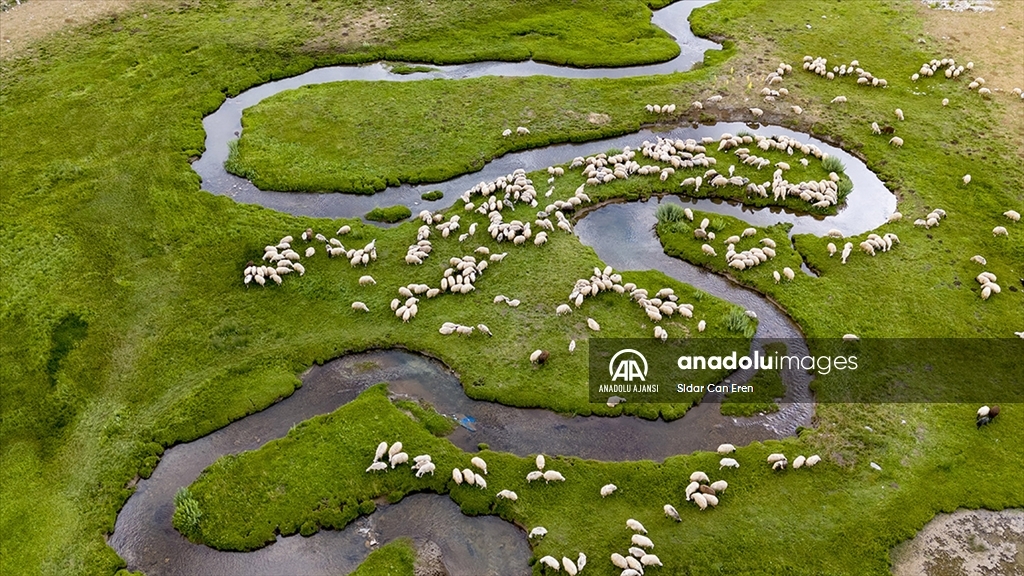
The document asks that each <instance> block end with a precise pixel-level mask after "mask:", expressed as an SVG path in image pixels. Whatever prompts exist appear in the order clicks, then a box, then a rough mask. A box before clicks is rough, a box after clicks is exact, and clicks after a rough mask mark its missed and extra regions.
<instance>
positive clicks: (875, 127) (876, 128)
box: [871, 122, 882, 134]
mask: <svg viewBox="0 0 1024 576" xmlns="http://www.w3.org/2000/svg"><path fill="white" fill-rule="evenodd" d="M871 133H872V134H881V133H882V129H881V128H879V126H878V122H872V123H871Z"/></svg>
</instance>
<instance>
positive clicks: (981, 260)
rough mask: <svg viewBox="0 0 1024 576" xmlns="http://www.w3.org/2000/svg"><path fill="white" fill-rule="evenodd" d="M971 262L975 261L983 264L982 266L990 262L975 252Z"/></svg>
mask: <svg viewBox="0 0 1024 576" xmlns="http://www.w3.org/2000/svg"><path fill="white" fill-rule="evenodd" d="M971 262H974V263H975V264H981V265H982V266H984V265H986V264H988V260H985V257H984V256H982V255H980V254H975V255H974V256H971Z"/></svg>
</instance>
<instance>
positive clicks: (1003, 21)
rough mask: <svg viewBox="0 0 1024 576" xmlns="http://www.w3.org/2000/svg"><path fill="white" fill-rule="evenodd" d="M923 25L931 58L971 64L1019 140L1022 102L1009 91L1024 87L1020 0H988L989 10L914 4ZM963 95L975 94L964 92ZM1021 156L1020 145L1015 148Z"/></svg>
mask: <svg viewBox="0 0 1024 576" xmlns="http://www.w3.org/2000/svg"><path fill="white" fill-rule="evenodd" d="M918 4H919V8H918V12H919V13H920V14H921V16H922V18H923V20H924V29H925V32H927V33H928V34H929V35H930V36H931V37H932V38H933V39H934V40H935V41H937V42H939V46H938V47H936V55H935V57H936V58H945V57H952V58H955V59H956V60H957V62H961V61H962V62H963V63H964V64H966V63H967V62H968V61H970V62H974V71H973V74H974V75H975V76H981V77H982V78H984V79H985V86H986V87H987V88H989V89H990V90H992V92H993V93H994V94H993V99H995V100H999V101H1002V102H1004V103H1005V105H1006V106H1005V114H1004V124H1005V125H1006V126H1007V127H1017V128H1016V133H1015V134H1013V135H1012V136H1013V137H1014V138H1015V139H1016V141H1019V139H1020V134H1021V128H1020V127H1022V126H1024V101H1021V98H1020V97H1018V96H1014V95H1013V94H1011V93H1010V91H1011V90H1013V89H1014V88H1024V53H1022V51H1021V46H1024V2H1021V1H1020V0H992V2H990V3H989V4H988V5H987V6H986V7H991V8H993V9H992V10H984V11H972V10H966V11H955V10H943V9H934V8H929V7H928V5H925V4H923V3H918ZM967 96H968V98H970V97H972V96H973V97H977V95H976V94H973V93H967ZM1018 153H1019V154H1020V155H1021V156H1024V146H1022V147H1020V148H1018Z"/></svg>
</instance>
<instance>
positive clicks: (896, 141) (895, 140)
mask: <svg viewBox="0 0 1024 576" xmlns="http://www.w3.org/2000/svg"><path fill="white" fill-rule="evenodd" d="M889 144H890V145H892V146H895V147H897V148H902V147H903V138H900V137H899V136H893V137H892V138H890V139H889Z"/></svg>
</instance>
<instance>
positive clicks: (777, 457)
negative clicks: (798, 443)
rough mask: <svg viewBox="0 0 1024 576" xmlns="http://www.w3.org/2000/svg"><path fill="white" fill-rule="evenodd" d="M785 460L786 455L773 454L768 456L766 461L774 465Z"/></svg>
mask: <svg viewBox="0 0 1024 576" xmlns="http://www.w3.org/2000/svg"><path fill="white" fill-rule="evenodd" d="M785 459H786V455H785V454H781V453H778V452H776V453H774V454H769V455H768V459H767V461H768V463H769V464H775V463H776V462H781V461H783V460H785Z"/></svg>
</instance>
